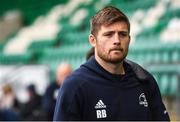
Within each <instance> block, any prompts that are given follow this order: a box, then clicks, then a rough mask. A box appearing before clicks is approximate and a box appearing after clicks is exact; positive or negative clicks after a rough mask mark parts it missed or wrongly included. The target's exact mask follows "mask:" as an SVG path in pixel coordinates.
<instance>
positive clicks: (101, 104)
mask: <svg viewBox="0 0 180 122" xmlns="http://www.w3.org/2000/svg"><path fill="white" fill-rule="evenodd" d="M94 108H95V109H99V108H106V105H105V104H104V103H103V101H102V100H99V101H98V103H97V104H96V106H95V107H94Z"/></svg>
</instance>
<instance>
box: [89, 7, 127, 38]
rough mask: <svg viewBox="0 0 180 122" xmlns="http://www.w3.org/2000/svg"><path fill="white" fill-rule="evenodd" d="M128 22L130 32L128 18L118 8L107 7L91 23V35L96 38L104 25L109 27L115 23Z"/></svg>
mask: <svg viewBox="0 0 180 122" xmlns="http://www.w3.org/2000/svg"><path fill="white" fill-rule="evenodd" d="M119 21H120V22H121V21H123V22H126V23H127V26H128V31H129V32H130V22H129V19H128V17H127V16H126V15H125V14H124V13H123V12H122V11H120V10H119V9H118V8H115V7H113V6H107V7H105V8H103V9H101V10H100V11H98V12H97V13H96V14H95V15H94V16H93V17H92V18H91V21H90V31H91V34H93V35H94V36H96V34H97V32H98V31H99V29H100V27H101V26H102V25H105V26H108V25H111V24H113V23H115V22H119Z"/></svg>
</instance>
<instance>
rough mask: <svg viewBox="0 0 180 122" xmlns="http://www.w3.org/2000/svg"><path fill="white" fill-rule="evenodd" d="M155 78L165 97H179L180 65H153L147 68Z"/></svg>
mask: <svg viewBox="0 0 180 122" xmlns="http://www.w3.org/2000/svg"><path fill="white" fill-rule="evenodd" d="M147 69H148V70H149V71H150V72H151V73H152V74H153V76H154V77H155V79H156V81H157V83H158V85H159V87H160V91H161V94H162V95H163V96H165V95H166V96H177V95H178V92H179V91H180V86H179V85H180V84H179V81H180V77H179V76H180V65H179V64H174V65H172V64H169V65H167V64H166V65H163V64H161V65H151V66H149V67H148V68H147Z"/></svg>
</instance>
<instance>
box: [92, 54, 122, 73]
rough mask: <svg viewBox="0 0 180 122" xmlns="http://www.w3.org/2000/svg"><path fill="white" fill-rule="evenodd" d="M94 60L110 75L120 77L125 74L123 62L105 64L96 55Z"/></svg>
mask: <svg viewBox="0 0 180 122" xmlns="http://www.w3.org/2000/svg"><path fill="white" fill-rule="evenodd" d="M95 59H96V61H97V62H98V63H99V64H100V65H101V66H102V67H103V68H104V69H105V70H106V71H108V72H110V73H112V74H121V75H124V74H125V70H124V67H123V61H121V62H119V63H110V62H106V61H104V60H102V59H101V58H100V57H98V56H96V55H95Z"/></svg>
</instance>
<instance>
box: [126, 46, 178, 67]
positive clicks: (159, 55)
mask: <svg viewBox="0 0 180 122" xmlns="http://www.w3.org/2000/svg"><path fill="white" fill-rule="evenodd" d="M128 58H129V59H132V60H135V61H137V62H139V63H140V64H143V65H146V64H153V63H178V62H179V61H180V46H179V45H177V44H169V43H167V44H163V43H159V44H158V43H156V44H151V43H150V44H148V43H144V44H143V43H139V44H134V45H132V46H131V47H130V49H129V54H128Z"/></svg>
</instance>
